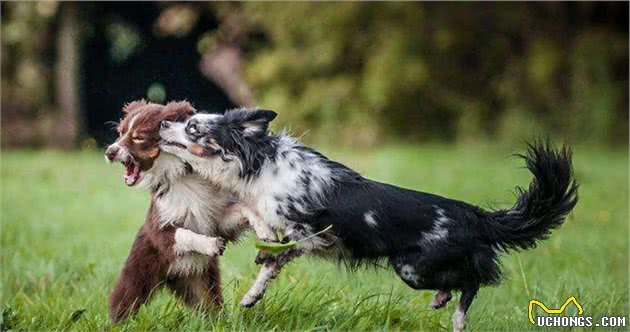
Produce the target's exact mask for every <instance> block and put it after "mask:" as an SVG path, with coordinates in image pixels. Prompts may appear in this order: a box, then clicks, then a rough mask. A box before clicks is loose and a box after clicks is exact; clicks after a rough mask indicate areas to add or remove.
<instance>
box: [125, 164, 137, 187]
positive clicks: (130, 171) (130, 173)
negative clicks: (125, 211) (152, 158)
mask: <svg viewBox="0 0 630 332" xmlns="http://www.w3.org/2000/svg"><path fill="white" fill-rule="evenodd" d="M125 170H126V171H125V184H126V185H128V186H133V185H134V184H136V182H138V179H139V178H140V165H138V164H136V163H131V164H129V165H127V166H126V167H125Z"/></svg>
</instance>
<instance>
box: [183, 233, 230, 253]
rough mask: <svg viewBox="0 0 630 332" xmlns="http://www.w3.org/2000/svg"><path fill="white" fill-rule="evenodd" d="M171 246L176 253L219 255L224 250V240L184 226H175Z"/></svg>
mask: <svg viewBox="0 0 630 332" xmlns="http://www.w3.org/2000/svg"><path fill="white" fill-rule="evenodd" d="M173 248H174V249H175V253H176V254H177V255H185V254H188V253H191V252H196V253H199V254H203V255H208V256H219V255H222V254H223V251H224V250H225V241H224V240H223V239H222V238H220V237H210V236H205V235H202V234H198V233H195V232H193V231H191V230H188V229H185V228H177V230H176V231H175V244H174V246H173Z"/></svg>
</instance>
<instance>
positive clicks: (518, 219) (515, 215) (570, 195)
mask: <svg viewBox="0 0 630 332" xmlns="http://www.w3.org/2000/svg"><path fill="white" fill-rule="evenodd" d="M519 156H520V157H522V158H523V159H524V160H525V163H526V165H527V169H529V171H530V172H532V174H533V175H534V179H533V181H532V182H531V183H530V185H529V188H528V189H527V190H524V189H523V188H520V187H517V192H518V200H517V201H516V204H515V205H514V207H512V208H511V209H510V210H501V211H495V212H492V213H491V214H490V216H489V217H490V218H489V220H488V223H487V224H486V225H487V226H488V227H487V230H486V231H487V233H486V236H488V240H489V241H490V243H492V244H493V245H495V246H496V247H498V248H500V249H501V250H504V251H507V250H510V249H515V250H524V249H530V248H534V247H535V246H536V241H538V240H543V239H546V238H547V237H548V236H549V234H550V232H551V230H552V229H554V228H558V227H560V225H562V223H563V222H564V219H565V218H566V216H567V214H568V213H569V212H571V210H572V209H573V208H574V207H575V204H576V203H577V200H578V195H577V192H578V184H577V183H576V181H575V179H574V175H573V166H572V163H571V150H570V149H569V148H568V147H566V146H563V147H562V149H560V150H555V149H553V147H552V146H551V144H550V143H549V142H548V141H547V142H535V143H533V144H528V147H527V152H526V153H525V154H524V155H519Z"/></svg>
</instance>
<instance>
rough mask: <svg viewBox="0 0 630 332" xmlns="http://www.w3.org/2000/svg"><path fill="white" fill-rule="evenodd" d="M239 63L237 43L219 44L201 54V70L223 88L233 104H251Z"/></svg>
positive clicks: (251, 98) (248, 90) (250, 93)
mask: <svg viewBox="0 0 630 332" xmlns="http://www.w3.org/2000/svg"><path fill="white" fill-rule="evenodd" d="M241 63H242V59H241V50H240V48H239V47H238V46H237V45H221V46H218V47H216V48H215V49H213V50H210V51H208V52H206V53H204V54H203V57H202V59H201V71H202V72H203V73H204V74H205V75H206V76H208V77H210V78H211V79H212V80H213V81H214V82H215V83H216V84H217V85H218V86H219V87H220V88H221V89H223V91H225V93H226V94H227V95H228V97H229V98H230V100H231V101H232V102H233V103H234V104H236V105H238V106H246V107H247V106H253V105H254V97H253V96H252V92H251V89H250V87H249V85H248V84H247V81H245V77H244V73H243V68H242V64H241Z"/></svg>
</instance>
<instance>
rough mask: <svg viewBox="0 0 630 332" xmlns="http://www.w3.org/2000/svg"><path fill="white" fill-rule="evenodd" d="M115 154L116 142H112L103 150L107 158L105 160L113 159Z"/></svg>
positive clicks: (116, 150)
mask: <svg viewBox="0 0 630 332" xmlns="http://www.w3.org/2000/svg"><path fill="white" fill-rule="evenodd" d="M117 154H118V146H117V145H116V144H112V145H110V146H108V147H107V150H105V158H107V160H109V161H114V159H115V158H116V155H117Z"/></svg>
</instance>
